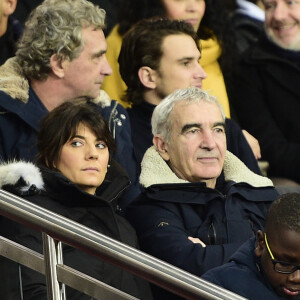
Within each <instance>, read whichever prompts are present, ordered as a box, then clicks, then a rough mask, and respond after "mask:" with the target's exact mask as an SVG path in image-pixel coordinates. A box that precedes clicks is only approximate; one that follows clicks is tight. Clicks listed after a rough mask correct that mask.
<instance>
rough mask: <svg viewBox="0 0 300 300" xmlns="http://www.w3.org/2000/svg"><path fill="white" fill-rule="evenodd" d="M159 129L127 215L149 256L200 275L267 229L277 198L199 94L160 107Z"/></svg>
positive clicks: (212, 102) (172, 98) (175, 97)
mask: <svg viewBox="0 0 300 300" xmlns="http://www.w3.org/2000/svg"><path fill="white" fill-rule="evenodd" d="M152 131H153V135H154V137H153V144H154V146H153V147H151V148H149V149H148V150H147V152H146V154H145V156H144V159H143V161H142V173H141V176H140V182H141V184H142V186H143V187H144V191H143V192H142V194H141V195H140V196H139V197H138V198H137V199H136V200H135V201H134V202H132V203H131V204H130V205H129V206H128V208H127V210H126V212H127V213H126V216H127V218H128V219H129V221H130V222H131V224H132V225H133V227H134V228H135V229H136V232H137V235H138V238H139V242H140V246H141V249H142V250H143V251H145V252H148V253H149V254H151V255H153V256H156V257H158V258H160V259H162V260H165V261H167V262H169V263H171V264H173V265H176V266H177V267H179V268H182V269H184V270H186V271H188V272H190V273H192V274H195V275H198V276H200V275H202V274H203V273H204V272H206V271H207V270H209V269H211V268H213V267H216V266H219V265H222V264H224V263H225V262H227V261H228V259H229V257H231V255H232V254H233V253H234V252H235V251H236V250H237V249H238V248H239V247H240V246H241V245H242V244H243V243H244V242H245V241H246V240H248V239H249V238H251V237H253V236H255V234H256V232H257V230H259V229H260V230H262V229H263V228H264V225H265V217H266V213H267V210H268V208H269V205H270V204H271V203H272V201H273V200H275V199H276V198H277V196H278V194H277V192H276V191H275V189H274V187H273V185H272V182H271V180H269V179H268V178H266V177H262V176H259V175H257V174H255V173H253V172H251V171H250V170H249V169H248V168H247V167H245V165H244V164H243V163H242V162H241V161H240V160H239V159H238V158H237V157H235V156H234V155H233V154H232V153H230V152H229V151H226V135H225V115H224V112H223V111H222V108H221V106H220V104H219V103H218V102H217V100H216V98H215V97H213V96H210V95H209V94H208V93H206V92H204V91H202V90H201V89H199V88H197V87H189V88H187V89H179V90H176V91H175V92H173V93H171V94H170V95H169V96H168V97H166V98H165V99H164V100H163V101H162V102H161V103H160V104H159V105H158V106H156V108H155V110H154V112H153V116H152ZM160 299H165V298H160Z"/></svg>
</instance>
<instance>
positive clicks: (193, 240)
mask: <svg viewBox="0 0 300 300" xmlns="http://www.w3.org/2000/svg"><path fill="white" fill-rule="evenodd" d="M188 239H189V240H190V241H192V242H193V243H194V244H201V246H202V247H206V245H205V244H204V243H203V242H202V241H201V240H200V239H198V238H193V237H191V236H189V237H188Z"/></svg>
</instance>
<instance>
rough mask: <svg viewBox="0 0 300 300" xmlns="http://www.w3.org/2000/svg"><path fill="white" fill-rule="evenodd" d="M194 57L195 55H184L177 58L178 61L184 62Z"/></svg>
mask: <svg viewBox="0 0 300 300" xmlns="http://www.w3.org/2000/svg"><path fill="white" fill-rule="evenodd" d="M194 59H195V57H193V56H186V57H182V58H180V59H178V62H184V61H187V60H188V61H192V60H194Z"/></svg>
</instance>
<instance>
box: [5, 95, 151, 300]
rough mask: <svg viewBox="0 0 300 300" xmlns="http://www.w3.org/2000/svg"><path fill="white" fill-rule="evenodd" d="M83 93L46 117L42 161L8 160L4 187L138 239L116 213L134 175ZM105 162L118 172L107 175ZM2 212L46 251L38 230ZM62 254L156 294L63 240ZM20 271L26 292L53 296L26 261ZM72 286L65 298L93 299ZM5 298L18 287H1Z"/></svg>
mask: <svg viewBox="0 0 300 300" xmlns="http://www.w3.org/2000/svg"><path fill="white" fill-rule="evenodd" d="M82 101H83V100H82ZM82 101H80V100H78V101H75V100H73V101H72V102H65V103H63V104H61V105H60V106H58V107H57V108H55V109H54V110H52V111H51V112H50V113H49V114H48V115H47V116H46V117H45V118H44V119H43V121H42V123H41V129H40V132H39V135H38V139H37V142H38V155H37V165H38V166H39V168H40V169H38V168H37V167H36V166H34V165H33V164H32V163H25V162H21V163H16V162H14V163H8V164H2V165H1V166H0V178H1V181H0V187H2V188H3V189H7V190H9V191H12V192H15V193H17V194H19V195H21V196H23V197H24V198H25V199H27V200H29V201H30V202H32V203H34V204H37V205H40V206H42V207H44V208H46V209H49V210H51V211H53V212H55V213H58V214H60V215H63V216H65V217H67V218H69V219H72V220H74V221H77V222H79V223H80V224H82V225H85V226H87V227H89V228H91V229H93V230H96V231H98V232H101V233H103V234H105V235H107V236H108V237H111V238H113V239H116V240H119V241H121V242H123V243H126V244H128V245H130V246H133V247H137V239H136V234H135V232H134V230H133V228H132V227H131V226H130V224H129V223H128V222H127V221H126V220H125V219H124V218H123V217H121V216H119V215H118V214H117V213H116V205H117V203H116V199H117V198H118V197H119V195H120V193H121V192H122V191H123V190H124V189H125V188H126V187H128V185H129V179H128V177H127V175H125V173H124V171H122V169H121V167H119V166H118V165H117V164H116V163H115V162H114V160H113V159H112V153H113V151H114V149H115V142H114V139H113V137H112V136H111V134H110V132H109V128H108V126H107V123H106V122H105V120H104V119H103V118H102V117H101V115H100V114H99V113H98V111H97V110H96V109H95V108H94V105H91V104H89V102H86V101H83V102H82ZM107 170H110V172H111V173H113V176H110V177H109V178H108V177H107ZM40 173H41V174H40ZM41 176H42V177H41ZM33 184H35V185H36V187H35V189H34V188H33ZM26 190H27V192H26ZM34 191H35V192H34ZM24 192H25V193H24ZM26 194H27V196H25V195H26ZM28 194H29V195H28ZM0 220H1V226H0V228H1V229H0V231H1V235H3V236H5V237H7V238H9V239H11V240H13V241H15V242H17V243H20V244H22V245H24V246H26V247H29V248H31V249H33V250H34V251H38V252H40V253H42V251H43V250H42V245H43V242H42V236H41V234H40V233H39V232H36V231H35V230H33V229H30V228H27V227H24V226H23V225H20V224H18V223H15V222H13V221H10V220H8V219H6V218H4V217H3V218H1V219H0ZM63 257H64V263H65V264H66V265H68V266H70V267H73V268H75V269H77V270H79V271H81V272H83V273H85V274H87V275H89V276H92V277H94V278H96V279H98V280H101V281H103V282H105V283H107V284H109V285H112V286H114V287H116V288H118V289H121V290H122V291H125V292H126V293H129V294H131V295H133V296H135V297H138V298H139V299H151V294H150V288H149V286H148V284H146V283H145V282H144V281H142V280H140V279H138V278H136V277H135V276H133V275H132V274H130V273H128V272H125V271H123V270H121V269H119V268H118V267H116V266H114V265H111V264H109V263H106V262H103V261H101V260H99V258H96V257H94V256H92V255H90V254H87V253H84V252H81V251H79V250H77V249H75V248H72V247H70V246H68V245H63ZM1 271H2V272H7V274H6V275H7V277H8V278H9V280H10V281H13V280H15V281H18V278H19V277H18V275H17V274H14V275H15V276H13V275H11V276H10V273H9V272H10V271H9V270H3V268H1ZM20 276H21V294H23V297H24V299H39V300H41V299H47V289H46V285H45V277H44V276H43V275H41V274H38V273H36V272H34V271H32V270H29V269H27V268H25V267H21V271H20ZM18 292H19V291H14V293H18ZM66 294H67V299H90V297H88V296H85V295H83V294H81V293H79V292H78V291H75V290H72V289H69V288H67V289H66ZM23 297H22V299H23ZM1 298H2V299H17V298H13V297H12V295H9V296H7V295H6V296H4V295H3V290H1Z"/></svg>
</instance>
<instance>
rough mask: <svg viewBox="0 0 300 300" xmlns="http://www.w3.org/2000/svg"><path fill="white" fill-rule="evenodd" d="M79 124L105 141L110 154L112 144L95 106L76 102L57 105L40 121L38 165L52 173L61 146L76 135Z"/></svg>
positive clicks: (89, 103) (112, 140)
mask: <svg viewBox="0 0 300 300" xmlns="http://www.w3.org/2000/svg"><path fill="white" fill-rule="evenodd" d="M80 124H84V125H85V126H87V127H88V128H89V129H90V130H91V131H92V132H93V133H94V134H95V135H96V137H97V138H98V139H99V140H102V141H104V142H105V143H106V145H107V147H108V150H109V152H110V154H111V153H112V152H113V151H115V148H116V145H115V141H114V139H113V137H112V135H111V133H110V131H109V128H108V125H107V123H106V121H105V120H104V119H103V117H102V116H101V115H100V112H99V110H98V109H97V105H96V104H94V103H92V102H90V101H89V100H86V99H75V100H72V101H67V102H64V103H63V104H61V105H59V106H58V107H56V108H55V109H54V110H52V111H51V112H50V113H49V114H48V115H46V117H44V119H43V120H42V123H41V126H40V131H39V134H38V139H37V147H38V155H37V158H36V161H37V164H38V165H39V166H42V167H47V168H49V169H51V170H55V165H56V164H57V161H58V159H59V155H60V151H61V149H62V147H63V145H64V144H65V143H66V142H68V141H69V140H70V139H72V137H74V136H75V135H76V132H77V129H78V126H79V125H80Z"/></svg>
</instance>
